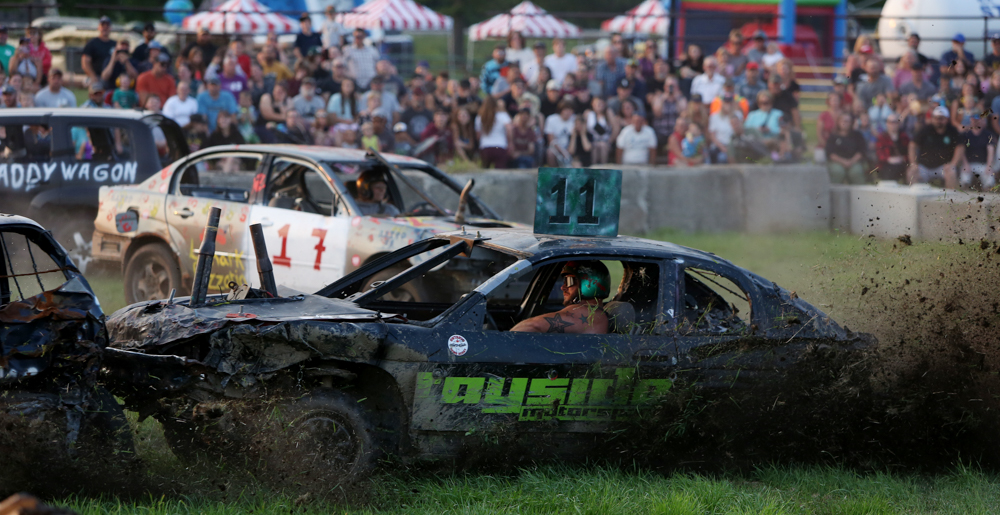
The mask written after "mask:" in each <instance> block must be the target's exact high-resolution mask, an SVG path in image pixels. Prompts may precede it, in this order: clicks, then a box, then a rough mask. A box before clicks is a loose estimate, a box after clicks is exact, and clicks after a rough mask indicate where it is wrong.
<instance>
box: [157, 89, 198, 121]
mask: <svg viewBox="0 0 1000 515" xmlns="http://www.w3.org/2000/svg"><path fill="white" fill-rule="evenodd" d="M197 112H198V101H197V100H195V99H194V98H192V97H191V86H189V85H188V83H187V82H182V83H180V84H178V85H177V94H176V95H173V96H171V97H170V98H168V99H167V101H166V103H164V104H163V115H164V116H166V117H167V118H170V119H171V120H173V121H175V122H177V125H180V126H181V127H184V126H185V125H187V124H189V123H191V115H193V114H195V113H197Z"/></svg>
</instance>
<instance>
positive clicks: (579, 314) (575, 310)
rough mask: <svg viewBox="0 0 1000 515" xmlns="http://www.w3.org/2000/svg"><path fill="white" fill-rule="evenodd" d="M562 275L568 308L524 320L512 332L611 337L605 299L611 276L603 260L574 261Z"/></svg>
mask: <svg viewBox="0 0 1000 515" xmlns="http://www.w3.org/2000/svg"><path fill="white" fill-rule="evenodd" d="M559 275H561V276H562V278H563V284H562V295H563V305H564V306H566V307H565V308H563V309H561V310H559V311H556V312H555V313H547V314H545V315H539V316H536V317H532V318H529V319H527V320H522V321H521V322H520V323H518V324H517V325H515V326H514V327H513V328H511V331H519V332H525V333H573V334H607V332H608V316H607V315H606V314H605V313H604V300H603V299H604V298H605V297H607V296H608V293H609V292H610V291H611V274H609V273H608V268H607V267H606V266H604V263H601V262H600V261H570V262H569V263H566V265H565V266H563V269H562V271H561V272H560V273H559Z"/></svg>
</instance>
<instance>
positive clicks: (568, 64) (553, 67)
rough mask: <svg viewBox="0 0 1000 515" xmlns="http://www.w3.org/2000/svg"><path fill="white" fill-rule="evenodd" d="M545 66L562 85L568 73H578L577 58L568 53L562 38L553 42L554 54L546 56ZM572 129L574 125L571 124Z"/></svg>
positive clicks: (553, 78)
mask: <svg viewBox="0 0 1000 515" xmlns="http://www.w3.org/2000/svg"><path fill="white" fill-rule="evenodd" d="M544 63H545V66H548V67H549V71H551V72H552V80H554V81H556V82H557V83H558V84H560V85H562V82H563V79H565V78H566V74H567V73H572V72H575V71H576V56H575V55H573V54H567V53H566V42H565V41H563V40H562V38H555V39H553V40H552V53H551V54H549V55H547V56H545V61H544ZM570 125H571V127H570V128H572V124H570Z"/></svg>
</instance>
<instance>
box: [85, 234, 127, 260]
mask: <svg viewBox="0 0 1000 515" xmlns="http://www.w3.org/2000/svg"><path fill="white" fill-rule="evenodd" d="M131 242H132V238H130V237H128V236H118V235H116V234H107V233H103V232H101V231H94V239H93V246H92V247H91V251H90V252H91V255H92V256H93V258H94V259H96V260H100V261H115V262H118V263H122V260H123V258H124V257H125V252H126V251H127V250H128V246H129V244H130V243H131Z"/></svg>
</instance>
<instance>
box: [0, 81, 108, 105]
mask: <svg viewBox="0 0 1000 515" xmlns="http://www.w3.org/2000/svg"><path fill="white" fill-rule="evenodd" d="M102 93H103V91H102ZM0 96H2V97H3V98H2V99H3V102H0V109H13V108H15V107H21V104H20V103H18V101H17V90H16V89H14V86H11V85H9V84H5V85H4V86H3V87H0Z"/></svg>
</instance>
